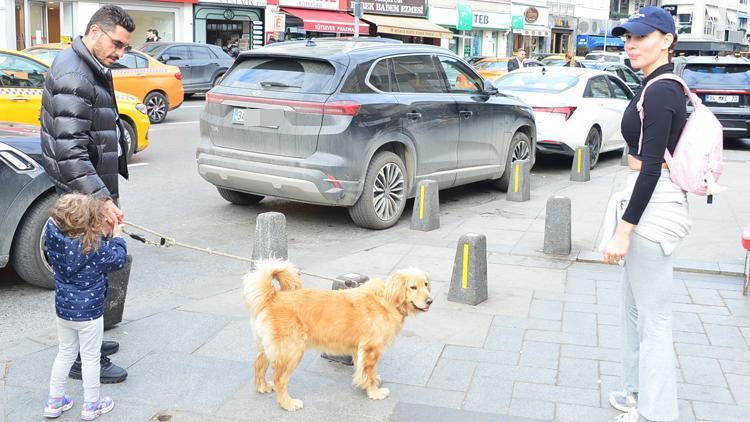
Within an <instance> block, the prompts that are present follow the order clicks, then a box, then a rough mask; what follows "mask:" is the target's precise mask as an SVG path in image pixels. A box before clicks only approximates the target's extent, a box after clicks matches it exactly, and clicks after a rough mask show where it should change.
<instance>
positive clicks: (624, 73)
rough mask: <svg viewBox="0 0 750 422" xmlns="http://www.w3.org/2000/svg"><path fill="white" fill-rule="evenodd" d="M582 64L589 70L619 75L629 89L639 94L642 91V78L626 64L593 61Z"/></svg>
mask: <svg viewBox="0 0 750 422" xmlns="http://www.w3.org/2000/svg"><path fill="white" fill-rule="evenodd" d="M581 63H583V65H584V66H586V67H587V68H589V69H598V70H603V71H605V72H609V73H611V74H613V75H617V77H618V78H620V79H622V80H623V82H625V84H626V85H627V86H628V88H630V90H631V91H633V92H634V93H638V92H639V91H640V90H641V82H642V80H641V77H640V76H638V74H637V73H635V72H633V69H631V68H629V67H627V66H625V65H624V64H620V63H613V62H606V61H593V60H584V61H582V62H581Z"/></svg>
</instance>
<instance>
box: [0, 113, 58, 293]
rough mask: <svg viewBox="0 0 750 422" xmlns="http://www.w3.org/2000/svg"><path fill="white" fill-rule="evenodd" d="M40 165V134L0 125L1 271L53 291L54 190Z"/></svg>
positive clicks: (13, 125)
mask: <svg viewBox="0 0 750 422" xmlns="http://www.w3.org/2000/svg"><path fill="white" fill-rule="evenodd" d="M41 160H42V147H41V143H40V142H39V129H38V128H36V127H33V126H28V125H22V124H18V123H7V122H0V180H2V183H3V188H2V189H0V268H4V267H6V266H7V265H8V264H12V265H13V269H14V270H15V271H16V273H17V274H18V275H19V276H20V277H21V279H23V280H25V281H26V282H28V283H30V284H33V285H35V286H39V287H44V288H47V289H52V288H54V287H55V282H54V280H53V279H52V269H51V267H50V265H49V263H48V262H47V258H46V256H45V252H44V248H45V247H44V229H45V224H46V222H47V219H48V218H49V209H50V208H51V207H52V204H53V203H54V201H55V195H54V192H55V189H54V185H53V184H52V180H51V179H50V178H49V177H48V176H47V173H45V172H44V169H43V168H42V166H41V164H40V162H41Z"/></svg>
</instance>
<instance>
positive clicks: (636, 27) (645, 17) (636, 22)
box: [612, 6, 677, 37]
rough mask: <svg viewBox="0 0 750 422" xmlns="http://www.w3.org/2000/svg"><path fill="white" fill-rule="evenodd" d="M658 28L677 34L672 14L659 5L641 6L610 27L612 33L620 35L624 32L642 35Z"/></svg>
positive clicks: (664, 31) (616, 35)
mask: <svg viewBox="0 0 750 422" xmlns="http://www.w3.org/2000/svg"><path fill="white" fill-rule="evenodd" d="M656 30H659V31H661V32H663V33H665V34H672V35H677V31H676V30H675V27H674V19H673V18H672V15H670V14H669V12H667V11H666V10H664V9H662V8H661V7H656V6H645V7H641V8H640V9H638V11H636V12H635V13H633V14H632V15H630V17H629V18H628V20H627V21H625V22H624V23H622V24H620V25H619V26H616V27H614V28H612V35H614V36H615V37H620V36H622V35H624V34H625V33H626V32H630V33H631V34H635V35H638V36H643V35H647V34H650V33H652V32H654V31H656Z"/></svg>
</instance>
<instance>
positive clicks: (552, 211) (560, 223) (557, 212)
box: [544, 196, 571, 255]
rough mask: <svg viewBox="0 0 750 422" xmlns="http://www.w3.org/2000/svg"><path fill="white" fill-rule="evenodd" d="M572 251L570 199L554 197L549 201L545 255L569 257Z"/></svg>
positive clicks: (546, 218) (545, 222) (545, 228)
mask: <svg viewBox="0 0 750 422" xmlns="http://www.w3.org/2000/svg"><path fill="white" fill-rule="evenodd" d="M570 249H571V210H570V198H566V197H564V196H553V197H551V198H549V199H548V200H547V215H546V217H545V219H544V253H546V254H550V255H568V254H570Z"/></svg>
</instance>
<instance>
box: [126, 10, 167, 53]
mask: <svg viewBox="0 0 750 422" xmlns="http://www.w3.org/2000/svg"><path fill="white" fill-rule="evenodd" d="M127 12H128V14H129V15H130V17H131V18H133V22H135V28H136V32H135V33H134V34H133V38H135V39H137V38H138V37H143V40H144V41H145V39H146V38H145V37H146V30H147V29H156V30H157V31H158V32H159V37H160V38H161V41H174V40H175V25H174V23H175V12H157V11H153V10H133V9H130V8H128V9H127ZM133 45H138V42H137V41H135V40H134V41H133Z"/></svg>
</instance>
